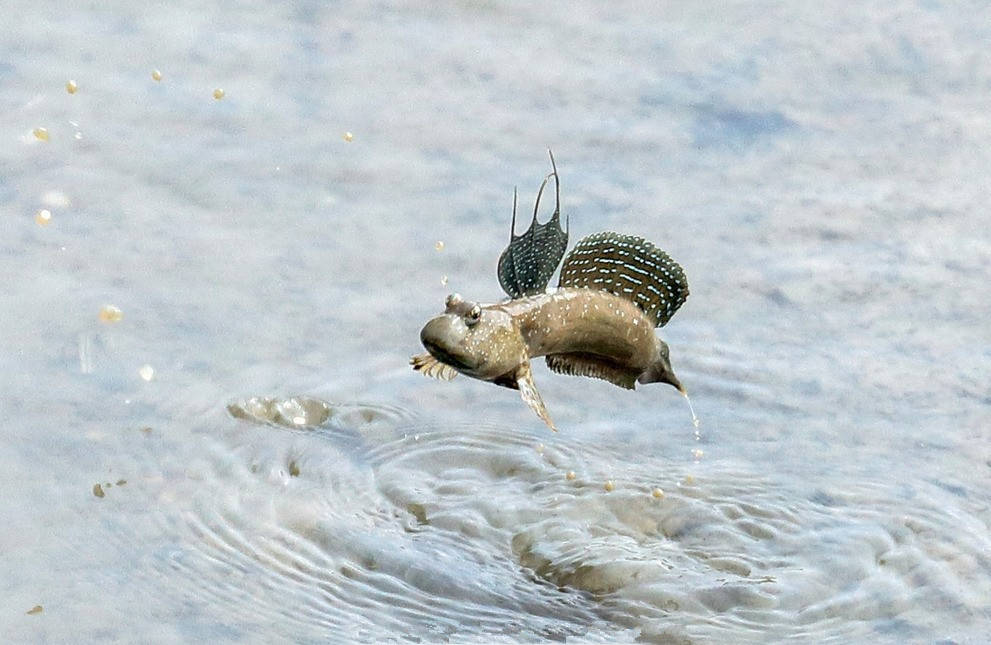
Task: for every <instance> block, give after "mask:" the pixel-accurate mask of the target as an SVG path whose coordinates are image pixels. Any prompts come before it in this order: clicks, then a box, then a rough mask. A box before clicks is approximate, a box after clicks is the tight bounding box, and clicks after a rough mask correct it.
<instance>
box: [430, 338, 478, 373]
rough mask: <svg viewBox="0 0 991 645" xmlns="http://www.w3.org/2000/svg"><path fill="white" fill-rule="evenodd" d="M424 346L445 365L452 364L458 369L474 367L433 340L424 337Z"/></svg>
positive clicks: (467, 369) (466, 369)
mask: <svg viewBox="0 0 991 645" xmlns="http://www.w3.org/2000/svg"><path fill="white" fill-rule="evenodd" d="M422 342H423V346H424V347H425V348H426V350H427V351H428V352H430V355H431V356H433V357H434V358H436V359H437V360H438V361H440V362H441V363H444V364H445V365H450V366H451V367H453V368H454V369H456V370H458V371H462V370H464V371H470V370H471V369H472V367H471V365H468V364H467V363H465V362H464V361H463V360H461V359H459V358H458V357H457V356H455V355H454V354H452V353H450V352H449V351H447V350H446V349H444V348H443V347H442V346H441V345H438V344H437V343H435V342H433V341H432V340H427V339H423V340H422Z"/></svg>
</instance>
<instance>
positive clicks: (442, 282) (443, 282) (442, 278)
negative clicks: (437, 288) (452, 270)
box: [440, 275, 447, 287]
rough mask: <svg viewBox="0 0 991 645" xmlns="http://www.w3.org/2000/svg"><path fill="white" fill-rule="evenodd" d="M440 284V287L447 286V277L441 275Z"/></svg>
mask: <svg viewBox="0 0 991 645" xmlns="http://www.w3.org/2000/svg"><path fill="white" fill-rule="evenodd" d="M440 284H441V286H444V287H446V286H447V276H446V275H442V276H441V277H440Z"/></svg>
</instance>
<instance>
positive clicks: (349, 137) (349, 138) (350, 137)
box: [344, 132, 354, 143]
mask: <svg viewBox="0 0 991 645" xmlns="http://www.w3.org/2000/svg"><path fill="white" fill-rule="evenodd" d="M353 139H354V135H353V134H351V133H350V132H345V133H344V140H345V141H347V142H348V143H351V141H352V140H353Z"/></svg>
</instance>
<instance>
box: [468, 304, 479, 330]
mask: <svg viewBox="0 0 991 645" xmlns="http://www.w3.org/2000/svg"><path fill="white" fill-rule="evenodd" d="M481 317H482V308H481V307H479V306H478V305H475V306H474V307H472V308H471V309H470V310H468V313H466V314H465V324H466V325H468V326H469V327H473V326H475V325H476V324H477V323H478V320H479V319H480V318H481Z"/></svg>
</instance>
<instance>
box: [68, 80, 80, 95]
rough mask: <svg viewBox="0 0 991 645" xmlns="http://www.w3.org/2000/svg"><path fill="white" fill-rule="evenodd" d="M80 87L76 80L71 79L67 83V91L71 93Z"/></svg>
mask: <svg viewBox="0 0 991 645" xmlns="http://www.w3.org/2000/svg"><path fill="white" fill-rule="evenodd" d="M78 89H79V86H78V85H76V82H75V81H72V80H70V81H69V82H68V83H66V84H65V91H66V92H68V93H69V94H75V93H76V90H78Z"/></svg>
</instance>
